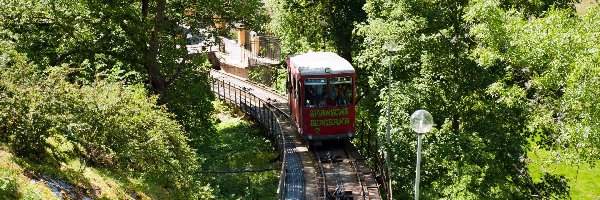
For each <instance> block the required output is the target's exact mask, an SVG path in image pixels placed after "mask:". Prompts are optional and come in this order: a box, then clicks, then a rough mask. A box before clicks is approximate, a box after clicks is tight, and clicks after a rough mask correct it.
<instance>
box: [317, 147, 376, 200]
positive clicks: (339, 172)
mask: <svg viewBox="0 0 600 200" xmlns="http://www.w3.org/2000/svg"><path fill="white" fill-rule="evenodd" d="M349 146H351V144H350V143H349V142H347V141H343V142H338V143H335V144H330V145H328V146H327V147H312V148H311V150H312V152H313V153H312V154H313V156H315V160H316V161H317V163H316V164H317V165H318V169H319V173H318V178H317V180H318V181H317V183H316V184H317V185H318V186H317V188H318V191H319V192H318V194H319V198H322V199H332V200H354V199H373V198H372V197H371V196H369V191H368V189H367V186H366V185H364V184H363V182H364V178H365V177H363V176H362V171H361V169H360V168H359V167H358V166H357V162H360V161H357V160H356V159H355V158H354V156H353V154H352V153H351V151H352V149H350V148H349Z"/></svg>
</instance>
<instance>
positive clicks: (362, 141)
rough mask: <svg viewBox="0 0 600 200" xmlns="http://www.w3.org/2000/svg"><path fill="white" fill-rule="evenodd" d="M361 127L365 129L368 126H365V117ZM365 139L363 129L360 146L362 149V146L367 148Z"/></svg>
mask: <svg viewBox="0 0 600 200" xmlns="http://www.w3.org/2000/svg"><path fill="white" fill-rule="evenodd" d="M361 128H363V129H366V128H365V121H364V119H363V121H362V126H361ZM364 139H365V131H361V132H360V148H361V149H362V148H365V144H364V143H365V141H364Z"/></svg>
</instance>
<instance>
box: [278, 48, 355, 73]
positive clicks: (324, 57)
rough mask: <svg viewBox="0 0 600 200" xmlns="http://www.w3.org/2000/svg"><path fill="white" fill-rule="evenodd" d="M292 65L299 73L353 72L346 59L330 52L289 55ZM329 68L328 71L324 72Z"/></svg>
mask: <svg viewBox="0 0 600 200" xmlns="http://www.w3.org/2000/svg"><path fill="white" fill-rule="evenodd" d="M289 59H290V63H291V64H292V66H294V67H295V68H297V69H298V71H299V72H300V75H303V76H304V75H323V74H342V73H354V67H352V65H351V64H350V62H348V61H347V60H346V59H344V58H342V57H340V56H338V55H337V54H335V53H332V52H309V53H304V54H296V55H292V56H290V57H289ZM326 68H329V71H330V72H329V73H326V72H325V70H326Z"/></svg>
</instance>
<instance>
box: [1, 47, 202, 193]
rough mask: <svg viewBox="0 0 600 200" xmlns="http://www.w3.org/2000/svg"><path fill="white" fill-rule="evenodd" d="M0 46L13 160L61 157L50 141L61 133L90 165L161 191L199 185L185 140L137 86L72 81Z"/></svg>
mask: <svg viewBox="0 0 600 200" xmlns="http://www.w3.org/2000/svg"><path fill="white" fill-rule="evenodd" d="M0 47H7V48H0V49H2V50H0V122H1V123H0V131H1V135H2V136H3V140H4V141H5V142H7V143H8V144H9V146H10V147H11V148H12V149H13V151H14V152H15V153H17V155H19V156H23V157H26V158H29V159H31V160H34V161H38V162H42V161H46V160H48V159H53V160H54V159H56V160H60V158H53V155H54V154H52V149H51V145H49V143H48V141H47V140H48V139H49V138H51V137H53V136H62V137H64V138H67V140H68V141H69V142H72V143H73V144H74V146H75V148H74V151H73V152H71V155H74V156H80V157H81V158H82V159H84V160H86V161H88V162H89V163H91V164H95V165H99V166H103V167H107V168H110V169H113V170H114V171H117V172H121V173H124V174H128V175H134V176H138V177H143V178H145V179H146V180H150V181H155V182H157V183H159V184H161V185H162V186H164V187H166V188H173V189H178V190H179V189H184V191H186V189H190V188H189V187H192V186H193V185H195V184H196V183H195V182H193V178H192V177H191V176H192V172H193V171H194V170H195V168H196V155H195V153H194V151H193V150H192V149H191V148H190V147H189V146H188V144H187V143H188V138H187V137H186V136H185V135H184V132H183V131H182V127H181V126H180V125H179V124H178V123H177V122H176V121H175V120H173V119H172V118H174V116H173V115H172V114H169V113H168V112H167V110H166V108H165V107H164V106H158V105H157V104H156V99H157V98H156V97H148V95H147V91H146V90H145V89H144V87H143V86H142V85H140V84H138V85H124V84H122V83H119V82H108V81H103V80H96V81H94V82H92V83H90V84H77V83H73V82H70V81H69V80H68V79H69V74H71V73H73V72H74V71H73V69H72V68H69V67H67V66H61V67H52V68H49V70H47V71H46V72H44V73H41V72H37V71H36V70H35V66H34V65H33V64H31V63H29V62H28V61H27V59H25V57H24V56H22V55H20V54H18V53H16V52H15V51H13V50H11V47H10V44H8V43H6V42H2V41H0ZM54 157H56V156H54ZM188 191H191V190H188Z"/></svg>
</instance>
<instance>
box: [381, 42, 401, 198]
mask: <svg viewBox="0 0 600 200" xmlns="http://www.w3.org/2000/svg"><path fill="white" fill-rule="evenodd" d="M383 49H384V50H386V52H388V53H393V52H396V51H398V45H397V44H396V43H387V44H385V45H383ZM387 59H388V62H387V65H388V89H387V90H388V95H387V113H386V114H387V128H386V132H385V136H386V140H387V146H388V148H387V150H386V151H385V165H386V168H387V174H388V183H387V184H388V188H389V194H388V197H389V199H392V175H391V173H390V164H389V163H390V153H389V152H390V148H391V146H392V143H391V141H390V129H391V125H390V121H391V116H390V114H391V112H390V108H391V106H392V103H391V99H392V97H391V96H392V94H391V91H392V57H391V56H389V55H388V56H387Z"/></svg>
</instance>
